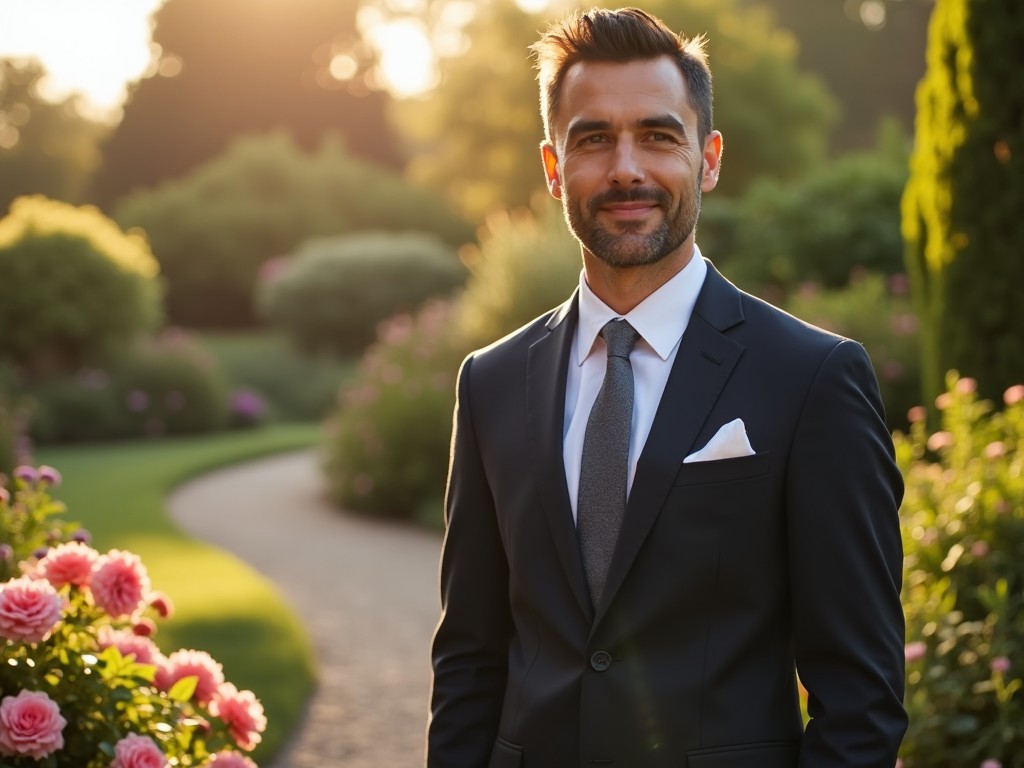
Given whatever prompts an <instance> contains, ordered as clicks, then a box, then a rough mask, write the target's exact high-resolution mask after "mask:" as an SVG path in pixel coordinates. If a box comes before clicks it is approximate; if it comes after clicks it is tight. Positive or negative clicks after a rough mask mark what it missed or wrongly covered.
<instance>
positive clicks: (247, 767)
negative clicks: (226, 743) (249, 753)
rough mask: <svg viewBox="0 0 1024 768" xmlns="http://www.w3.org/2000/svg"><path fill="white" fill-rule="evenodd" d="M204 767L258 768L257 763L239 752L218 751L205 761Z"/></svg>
mask: <svg viewBox="0 0 1024 768" xmlns="http://www.w3.org/2000/svg"><path fill="white" fill-rule="evenodd" d="M204 768H256V763H254V762H253V761H252V760H250V759H249V758H248V757H246V756H245V755H243V754H241V753H239V752H227V751H224V752H218V753H217V754H215V755H212V756H211V757H210V759H209V760H208V761H207V762H206V763H204Z"/></svg>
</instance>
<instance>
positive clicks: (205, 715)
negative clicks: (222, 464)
mask: <svg viewBox="0 0 1024 768" xmlns="http://www.w3.org/2000/svg"><path fill="white" fill-rule="evenodd" d="M15 481H16V482H17V483H18V484H19V485H17V486H16V488H17V493H18V494H22V495H21V496H18V499H19V501H18V502H17V503H18V504H21V505H24V508H27V509H29V511H30V512H31V510H32V508H31V507H30V506H29V505H30V504H31V503H33V499H32V497H31V496H27V494H29V493H31V492H33V491H36V492H39V490H40V489H45V488H46V487H47V486H51V485H56V484H58V483H59V482H60V475H59V473H57V472H56V470H53V469H52V468H49V467H41V468H40V469H38V470H36V469H34V468H32V467H19V468H18V469H17V470H16V472H15ZM25 486H28V489H27V490H26V488H25ZM0 491H2V494H0V512H3V513H4V515H5V516H4V518H3V519H0V523H3V522H6V520H7V518H6V513H7V511H8V510H9V507H8V503H9V502H10V500H11V496H12V494H11V493H9V492H8V491H7V490H6V489H3V488H0ZM26 498H28V501H27V502H26V501H25V499H26ZM39 498H40V499H41V500H42V503H45V502H46V496H45V491H43V492H42V493H40V494H39ZM55 530H56V529H55ZM55 537H56V536H55ZM87 542H88V535H87V534H85V533H84V532H83V531H80V532H79V534H76V535H75V540H73V541H70V542H68V543H62V544H58V545H55V546H53V547H51V548H49V549H45V548H43V549H40V550H37V552H36V554H35V555H33V557H32V558H30V559H29V560H27V561H24V562H19V563H18V564H17V565H18V568H19V569H20V573H21V575H20V576H18V577H17V578H11V579H9V580H8V581H6V582H3V583H0V648H2V647H3V646H4V645H7V646H8V648H9V649H12V650H13V653H14V655H13V656H11V659H10V664H8V663H4V664H3V665H2V667H0V688H2V690H0V768H2V767H3V766H6V765H7V764H8V762H9V760H7V759H5V758H8V757H14V758H16V759H18V758H24V759H26V760H34V761H47V764H50V763H53V764H56V761H58V760H61V761H63V760H65V758H67V757H68V756H66V755H63V752H62V751H63V750H64V748H65V741H64V730H65V728H68V727H69V721H71V722H70V728H71V732H74V729H75V728H76V727H77V723H76V722H75V721H76V720H77V719H78V718H79V717H80V716H81V712H82V706H81V705H82V701H83V700H84V699H82V698H81V697H79V696H78V691H77V690H71V691H70V694H69V691H67V690H64V689H63V688H61V687H52V679H51V677H50V676H44V675H43V673H42V672H40V669H42V670H43V672H45V671H46V670H49V669H51V668H53V667H59V666H60V665H61V664H67V663H68V660H69V657H70V656H71V655H73V654H75V655H78V654H81V655H82V658H81V659H78V660H77V662H76V663H78V662H82V661H84V662H85V663H86V664H87V666H88V665H91V664H93V663H95V659H93V660H92V661H89V660H88V659H87V657H86V656H85V654H89V655H92V654H96V653H98V652H99V651H102V650H106V649H109V648H116V649H117V650H118V651H119V652H120V654H121V655H122V656H123V657H125V658H128V659H134V661H135V663H136V664H141V665H146V666H148V667H150V668H151V669H152V670H153V677H152V683H151V684H147V683H146V680H147V679H150V678H149V676H148V675H141V676H140V677H139V678H135V677H133V676H132V675H131V673H129V674H128V676H126V677H124V679H120V678H119V679H117V680H115V681H113V683H112V685H113V686H114V687H116V688H117V689H118V690H119V691H120V692H122V693H123V692H124V690H125V689H126V688H132V687H137V686H140V685H141V686H143V687H144V688H145V689H146V690H145V693H146V695H152V696H153V697H155V698H159V697H161V696H162V695H163V694H166V693H168V692H169V691H170V690H171V689H172V688H174V687H175V686H176V685H177V686H178V689H179V691H178V692H184V689H185V687H186V686H184V685H183V684H180V683H181V681H183V680H188V681H194V682H195V688H194V691H193V693H192V695H191V697H190V701H189V702H185V701H183V699H184V697H183V696H179V695H177V692H176V694H175V696H174V698H173V700H172V699H171V697H169V696H168V697H164V698H165V703H166V704H167V705H168V706H169V707H170V708H171V710H173V711H175V712H177V713H178V718H177V720H174V721H171V720H169V721H168V722H167V723H163V724H152V723H147V722H145V719H146V711H145V709H144V708H142V709H140V708H137V707H135V708H130V709H129V710H127V711H126V712H125V713H122V712H119V711H117V710H116V709H115V708H113V707H104V706H101V707H100V709H102V710H103V711H102V712H101V713H100V714H102V716H103V717H104V718H107V719H109V721H110V725H111V728H112V729H113V732H114V733H116V734H117V735H119V736H120V735H123V734H126V735H123V737H122V738H120V739H116V740H112V743H113V752H112V753H111V752H110V747H105V748H104V751H105V752H106V753H107V754H108V757H106V758H102V759H100V758H99V755H98V754H97V755H96V756H95V759H100V761H101V762H103V764H104V765H106V764H107V762H106V760H110V759H111V758H112V760H113V762H110V763H109V768H168V767H169V766H170V764H171V763H174V764H175V765H178V764H180V763H181V758H182V757H185V756H186V754H187V757H188V758H190V759H189V760H186V762H187V764H189V765H197V764H198V763H197V760H198V759H199V755H198V754H196V752H195V748H194V747H193V746H191V745H190V744H188V743H187V739H186V740H183V739H184V738H185V737H186V736H188V734H190V733H191V732H192V731H193V730H198V731H200V732H203V733H209V732H211V731H212V732H214V736H215V739H216V740H215V742H213V743H216V744H217V745H218V747H219V746H221V745H223V744H225V740H227V743H228V744H231V743H232V742H233V744H232V745H231V748H224V749H222V750H221V751H219V752H217V753H216V754H214V755H211V756H205V753H203V754H204V757H205V762H203V763H202V765H203V766H208V767H209V768H256V764H255V763H254V762H253V761H252V760H251V759H249V758H248V757H246V756H244V755H243V754H241V751H248V750H251V749H253V748H255V747H256V745H257V744H259V743H260V741H261V740H262V734H263V732H264V731H265V730H266V727H267V718H266V716H265V714H264V711H263V706H262V704H261V703H260V702H259V700H258V699H257V698H256V696H255V694H253V692H252V691H240V690H238V688H236V687H235V686H234V685H232V684H231V683H228V682H226V681H225V677H224V670H223V667H222V666H221V665H220V664H219V663H218V662H217V661H216V660H215V659H214V658H213V657H212V656H211V655H210V654H208V653H206V652H204V651H197V650H185V649H183V650H179V651H176V652H174V653H171V654H170V655H169V656H164V655H163V654H162V653H161V652H160V650H159V648H158V647H157V645H156V644H155V643H154V642H153V640H152V639H151V638H150V635H152V634H153V632H155V631H156V625H155V623H154V622H153V620H152V619H151V618H149V617H148V616H146V615H144V610H145V609H147V608H148V609H149V612H150V614H151V615H152V616H155V617H160V618H168V617H169V616H170V615H171V614H172V613H173V611H174V606H173V604H172V603H171V600H170V598H168V597H167V596H166V595H164V594H162V593H159V592H153V591H152V589H151V584H150V580H149V575H148V574H147V572H146V568H145V566H144V565H143V564H142V560H141V559H140V558H139V557H138V555H135V554H134V553H131V552H126V551H122V550H117V549H113V550H110V551H109V552H107V553H106V554H102V555H101V554H100V553H99V552H97V551H96V550H95V549H93V548H91V547H90V546H89V545H88V543H87ZM22 543H24V542H22ZM22 548H23V549H24V548H25V547H22ZM14 551H15V549H14V547H13V546H12V545H10V544H3V545H0V558H3V563H4V565H5V566H6V567H7V568H10V565H11V562H12V557H13V554H14ZM8 572H10V571H8ZM65 622H66V623H65ZM46 641H49V642H46ZM19 646H20V647H19ZM5 658H6V654H5ZM40 665H42V666H40ZM98 677H99V676H94V682H98V683H100V684H101V685H102V684H104V682H105V681H100V680H98V679H96V678H98ZM44 679H45V681H46V682H44ZM72 687H74V684H72ZM40 688H45V690H39V689H40ZM86 688H87V689H88V690H89V698H88V701H89V702H92V701H94V700H95V701H99V700H98V699H95V698H94V697H95V693H94V690H93V689H91V688H89V687H88V686H86ZM154 689H155V690H154ZM11 692H17V695H5V694H8V693H11ZM51 697H52V698H51ZM107 703H109V702H107ZM87 706H89V705H87ZM62 710H63V712H62ZM122 715H123V716H122ZM172 722H173V723H174V724H172ZM178 725H180V727H181V729H182V733H181V734H175V735H176V736H177V737H178V738H175V739H168V740H167V741H164V737H165V732H166V731H167V730H168V729H171V730H175V731H176V729H177V727H178ZM129 730H140V731H142V733H127V732H128V731H129ZM147 732H149V733H152V734H154V735H153V737H150V736H148V735H146V734H147ZM103 738H104V739H106V738H108V736H106V735H104V736H103ZM79 746H81V745H79ZM93 747H96V748H97V749H98V748H99V747H100V745H99V744H92V745H89V746H88V749H91V748H93ZM165 749H167V750H168V751H167V752H166V753H165V752H164V750H165ZM236 750H238V751H236ZM57 753H61V754H60V755H59V756H58V755H57ZM76 758H77V756H76ZM95 759H93V758H90V760H92V761H93V762H94V761H95ZM73 760H74V759H73ZM19 764H20V761H19ZM61 764H63V762H62V763H61ZM76 764H78V763H77V762H76ZM83 764H84V763H83ZM90 764H92V762H90Z"/></svg>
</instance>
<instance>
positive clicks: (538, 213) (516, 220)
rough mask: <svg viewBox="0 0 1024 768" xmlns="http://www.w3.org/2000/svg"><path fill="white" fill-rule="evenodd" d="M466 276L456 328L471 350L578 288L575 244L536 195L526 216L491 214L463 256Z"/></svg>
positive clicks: (550, 205)
mask: <svg viewBox="0 0 1024 768" xmlns="http://www.w3.org/2000/svg"><path fill="white" fill-rule="evenodd" d="M463 259H464V260H465V261H466V263H467V264H468V266H469V269H470V277H469V281H468V282H467V283H466V290H465V291H464V292H463V294H462V296H461V297H460V299H459V302H458V324H459V329H460V331H461V333H462V334H463V336H465V338H466V339H467V341H468V344H469V345H470V346H471V347H482V346H484V345H487V344H490V343H491V342H493V341H495V340H497V339H499V338H501V337H502V336H504V335H505V334H507V333H511V332H512V331H514V330H515V329H516V328H519V327H520V326H521V325H523V324H525V323H527V322H529V321H530V320H533V319H534V318H535V317H537V316H538V315H540V314H542V313H544V312H546V311H548V310H549V309H551V308H552V307H555V306H557V305H559V304H561V303H562V302H564V301H565V300H566V298H567V297H568V296H569V294H571V293H572V291H573V289H574V288H575V287H576V285H577V284H578V283H579V277H580V270H581V269H582V268H583V264H582V262H581V260H580V246H579V243H578V242H577V241H576V240H575V239H574V238H573V236H572V235H571V234H569V230H568V228H567V227H566V225H565V221H564V219H563V218H562V212H561V208H560V207H559V206H558V205H556V204H555V203H554V201H552V200H545V199H544V198H543V197H542V196H537V197H535V198H534V209H533V210H532V211H526V210H523V211H519V212H516V213H512V214H508V213H505V212H503V211H495V212H494V213H492V214H491V215H490V216H489V217H488V220H487V224H486V225H485V226H484V228H483V229H482V230H481V235H480V245H479V247H476V246H470V247H467V249H466V250H465V251H464V252H463Z"/></svg>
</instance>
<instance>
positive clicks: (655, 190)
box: [542, 56, 722, 267]
mask: <svg viewBox="0 0 1024 768" xmlns="http://www.w3.org/2000/svg"><path fill="white" fill-rule="evenodd" d="M687 96H688V94H687V87H686V81H685V79H684V78H683V75H682V73H681V72H680V71H679V68H678V66H677V65H676V63H675V62H674V61H672V59H670V58H669V57H667V56H664V57H661V58H657V59H648V60H640V61H632V62H628V63H612V62H579V63H577V64H574V65H573V66H572V67H570V68H569V70H568V71H567V72H566V74H565V78H564V80H563V82H562V90H561V94H560V103H559V107H558V111H557V113H556V114H555V115H554V118H555V119H554V121H553V124H552V126H551V131H552V141H553V143H551V144H545V145H544V146H543V147H542V151H543V156H544V165H545V172H546V173H547V177H548V188H549V190H550V191H551V194H552V195H554V196H555V197H556V198H558V199H560V200H561V201H562V207H563V209H564V211H565V216H566V220H567V222H568V224H569V227H570V229H571V230H572V232H573V234H574V235H575V236H576V238H577V239H578V240H579V241H580V243H581V244H582V245H583V248H584V256H585V257H586V255H587V254H590V255H592V256H593V257H595V258H596V259H598V260H599V261H601V262H603V263H605V264H607V265H608V266H611V267H636V266H644V265H648V264H654V263H656V262H659V261H662V260H663V259H666V258H669V257H677V258H679V259H680V260H681V262H680V264H679V266H680V267H681V266H682V265H683V264H685V261H686V260H688V259H689V255H690V253H691V250H692V249H691V248H689V247H684V246H686V245H688V244H691V243H692V239H693V231H694V227H695V226H696V224H697V216H698V214H699V212H700V196H701V192H702V191H705V192H706V191H709V190H711V189H713V188H714V186H715V184H716V183H717V181H718V161H719V157H720V154H721V146H722V145H721V135H720V134H718V132H717V131H715V132H712V134H711V135H710V136H708V137H707V138H706V139H705V140H701V139H700V138H699V137H698V136H697V116H696V113H695V112H694V111H693V109H692V108H691V107H690V105H689V100H688V98H687Z"/></svg>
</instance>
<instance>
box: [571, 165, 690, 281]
mask: <svg viewBox="0 0 1024 768" xmlns="http://www.w3.org/2000/svg"><path fill="white" fill-rule="evenodd" d="M702 170H703V169H702ZM702 177H703V174H702V173H700V174H698V177H697V183H696V184H695V185H694V189H693V194H689V195H688V194H685V192H684V194H682V195H680V198H679V200H678V201H676V203H675V205H673V204H672V197H671V195H669V193H668V192H666V191H665V190H663V189H652V188H648V187H637V188H635V189H628V190H625V189H609V190H608V191H606V192H601V193H599V194H597V195H594V197H592V198H590V200H588V201H587V203H586V212H585V213H584V211H583V210H581V207H580V206H578V205H575V204H573V201H570V200H569V198H568V196H564V197H563V198H562V209H563V211H564V213H565V218H566V222H567V223H568V225H569V229H570V230H571V231H572V233H573V235H575V237H576V239H577V240H579V242H580V244H581V245H582V246H583V247H584V248H586V249H587V250H588V251H589V252H590V253H592V254H593V255H594V256H595V257H596V258H597V259H599V260H600V261H602V262H604V263H605V264H607V265H608V266H611V267H642V266H647V265H649V264H656V263H657V262H659V261H661V260H662V259H664V258H665V257H666V256H668V255H669V254H671V253H673V252H674V251H675V250H677V249H678V248H679V246H681V245H682V244H683V243H684V242H685V241H686V238H688V237H689V236H690V234H691V233H692V232H693V230H694V228H695V227H696V226H697V218H698V216H699V215H700V200H701V190H700V185H701V181H702ZM627 202H646V203H652V204H654V205H657V206H659V207H660V208H661V210H662V212H663V216H662V219H661V222H660V223H659V224H658V226H657V227H655V229H654V230H653V231H652V232H648V233H647V234H644V233H642V232H641V230H642V229H643V228H644V226H646V222H642V221H624V222H619V223H618V224H617V225H616V229H615V231H609V230H607V229H605V228H604V227H602V226H601V225H600V224H599V223H598V220H597V217H598V213H599V211H600V208H601V207H602V206H604V205H608V204H611V203H627Z"/></svg>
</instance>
